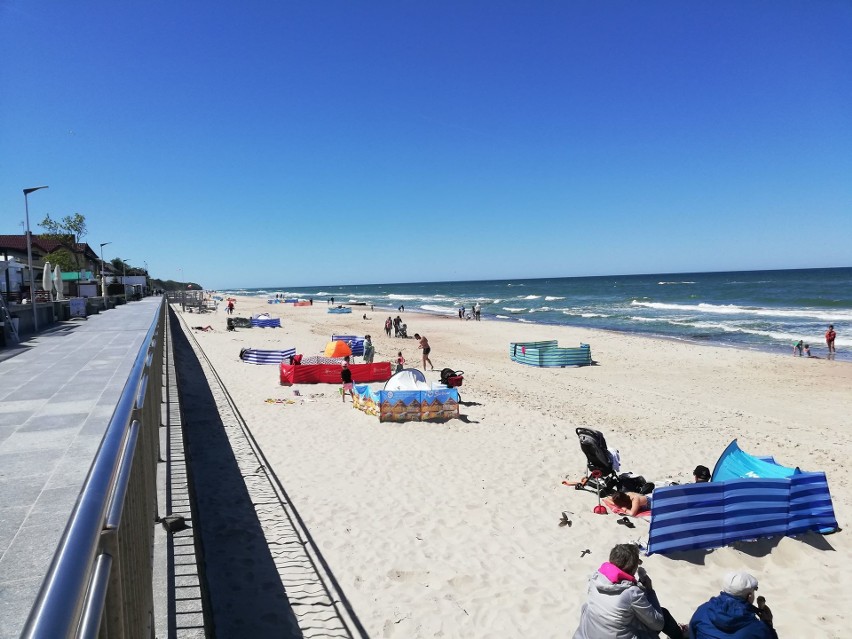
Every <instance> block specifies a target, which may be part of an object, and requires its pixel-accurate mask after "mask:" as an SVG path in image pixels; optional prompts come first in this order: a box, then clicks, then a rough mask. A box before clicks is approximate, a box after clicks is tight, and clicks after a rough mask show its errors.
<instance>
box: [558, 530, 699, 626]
mask: <svg viewBox="0 0 852 639" xmlns="http://www.w3.org/2000/svg"><path fill="white" fill-rule="evenodd" d="M641 563H642V562H641V560H640V559H639V548H638V547H637V546H635V545H633V544H618V545H617V546H615V547H614V548H613V549H612V550H611V551H610V553H609V561H608V562H606V563H604V564H602V565H601V567H600V568H598V570H597V572H595V574H593V575H592V576H591V578H590V579H589V598H588V601H587V602H586V603H585V604H583V609H582V611H581V613H580V627H579V628H577V630H576V632H575V633H574V639H654V638H656V637H659V634H660V632H661V631H662V632H663V633H665V634H666V636H668V637H670V639H684V637H685V636H686V635H685V634H684V627H683V626H681V625H679V624H678V623H677V622H676V621H675V620H674V618H673V617H672V616H671V614H670V613H669V611H668V610H666V609H665V608H661V607H660V602H659V601H658V600H657V595H656V593H655V592H654V589H653V584H652V583H651V578H650V577H648V575H647V574H646V573H645V571H644V570H643V569H641V568H640V567H639V564H641ZM637 571H638V572H639V579H638V580H637V579H636V573H637Z"/></svg>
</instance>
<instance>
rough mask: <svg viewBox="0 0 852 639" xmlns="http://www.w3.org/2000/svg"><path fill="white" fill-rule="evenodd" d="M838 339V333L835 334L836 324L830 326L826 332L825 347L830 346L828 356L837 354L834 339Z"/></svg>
mask: <svg viewBox="0 0 852 639" xmlns="http://www.w3.org/2000/svg"><path fill="white" fill-rule="evenodd" d="M835 337H837V333H835V332H834V324H829V325H828V330H827V331H826V332H825V345H826V346H828V354H829V355H831V354H832V353H836V352H837V351H835V350H834V338H835Z"/></svg>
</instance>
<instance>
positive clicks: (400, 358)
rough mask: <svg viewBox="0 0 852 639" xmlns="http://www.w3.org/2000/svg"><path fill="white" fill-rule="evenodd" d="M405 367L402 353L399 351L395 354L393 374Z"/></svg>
mask: <svg viewBox="0 0 852 639" xmlns="http://www.w3.org/2000/svg"><path fill="white" fill-rule="evenodd" d="M404 367H405V358H404V357H403V356H402V351H399V352H398V353H397V354H396V370H395V371H394V373H398V372H399V371H401V370H402V369H403V368H404Z"/></svg>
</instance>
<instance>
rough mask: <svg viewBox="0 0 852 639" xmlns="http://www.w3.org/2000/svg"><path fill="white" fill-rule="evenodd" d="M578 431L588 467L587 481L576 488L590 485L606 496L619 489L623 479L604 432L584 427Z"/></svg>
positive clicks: (579, 488)
mask: <svg viewBox="0 0 852 639" xmlns="http://www.w3.org/2000/svg"><path fill="white" fill-rule="evenodd" d="M576 432H577V437H578V438H579V440H580V449H581V450H582V451H583V454H584V455H585V456H586V466H587V468H588V472H587V478H586V481H584V482H581V483H579V484H577V486H576V488H577V489H578V490H582V489H583V488H587V487H588V488H590V489H591V490H594V491H595V492H597V493H598V494H599V495H600V496H604V497H605V496H606V495H609V494H611V493H614V492H615V491H617V490H619V489H620V487H621V480H620V479H619V478H618V473H617V469H616V467H615V462H614V460H613V458H612V454H611V453H610V452H609V449H608V448H607V446H606V439H605V438H604V436H603V433H602V432H600V431H599V430H593V429H591V428H582V427H581V428H578V429H577V431H576Z"/></svg>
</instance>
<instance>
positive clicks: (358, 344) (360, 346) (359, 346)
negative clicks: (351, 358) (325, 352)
mask: <svg viewBox="0 0 852 639" xmlns="http://www.w3.org/2000/svg"><path fill="white" fill-rule="evenodd" d="M337 340H340V341H342V342H346V343H347V344H349V348H351V349H352V353H351V354H352V355H355V356H358V357H361V356H363V355H364V338H363V337H358V336H357V335H332V336H331V341H332V342H336V341H337Z"/></svg>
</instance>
